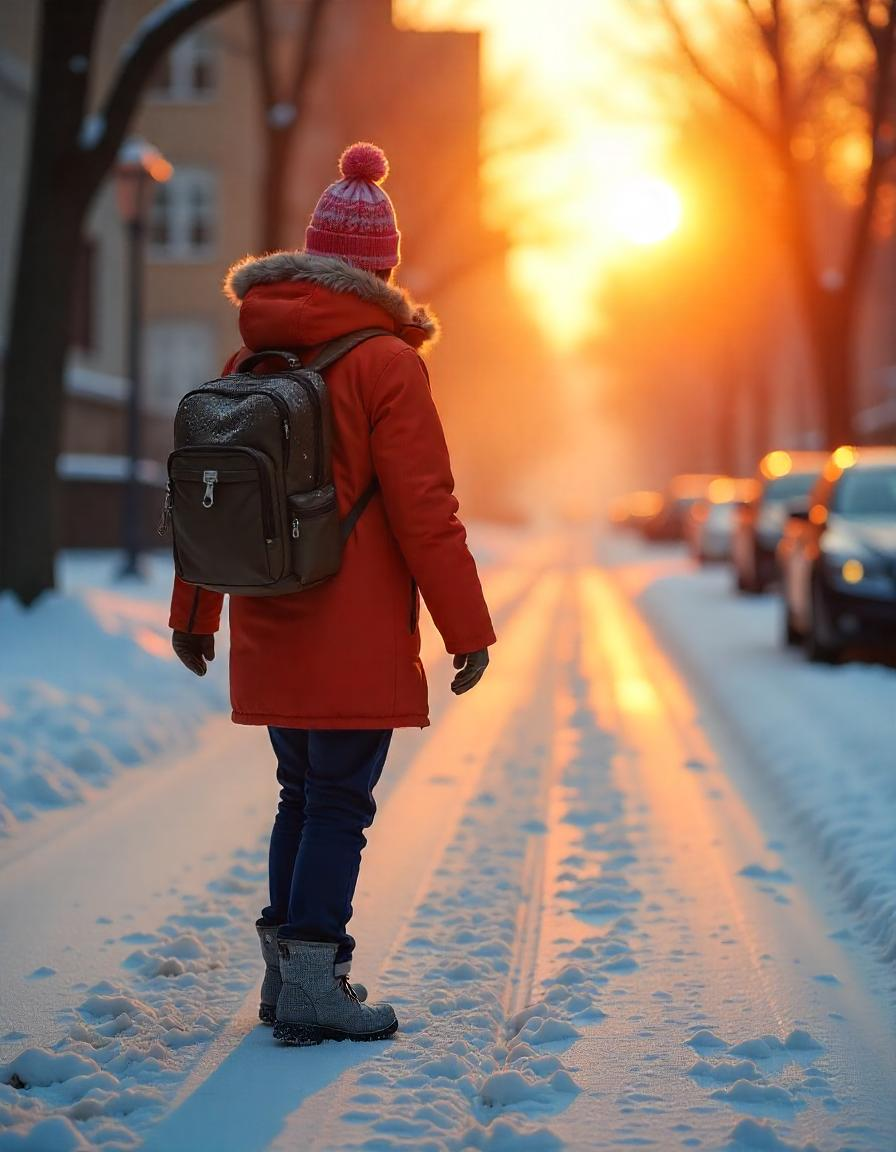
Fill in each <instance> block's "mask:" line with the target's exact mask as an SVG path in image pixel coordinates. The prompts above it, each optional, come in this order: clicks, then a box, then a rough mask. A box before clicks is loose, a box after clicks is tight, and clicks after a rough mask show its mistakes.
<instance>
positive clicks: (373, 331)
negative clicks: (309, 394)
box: [304, 328, 395, 372]
mask: <svg viewBox="0 0 896 1152" xmlns="http://www.w3.org/2000/svg"><path fill="white" fill-rule="evenodd" d="M394 335H395V333H394V332H389V331H388V329H386V328H359V329H358V331H357V332H347V333H346V334H345V336H338V337H337V338H336V339H335V340H331V341H330V342H329V343H328V344H325V345H324V346H323V348H321V350H320V351H319V352H318V354H317V355H316V356H315V357H314V359H313V360H311V361H310V362H309V363H308V364H305V365H304V367H305V369H306V371H309V372H323V371H324V369H326V368H329V367H330V365H331V364H335V363H336V361H337V360H339V359H340V357H342V356H344V355H345V354H346V352H351V350H352V348H357V347H358V345H359V344H363V343H364V341H365V340H371V339H372V338H373V337H374V336H394Z"/></svg>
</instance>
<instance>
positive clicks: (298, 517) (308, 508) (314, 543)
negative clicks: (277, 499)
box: [287, 484, 342, 584]
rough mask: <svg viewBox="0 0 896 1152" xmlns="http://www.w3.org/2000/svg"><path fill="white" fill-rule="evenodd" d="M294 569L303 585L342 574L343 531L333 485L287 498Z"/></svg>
mask: <svg viewBox="0 0 896 1152" xmlns="http://www.w3.org/2000/svg"><path fill="white" fill-rule="evenodd" d="M287 510H288V518H289V530H290V543H291V545H292V569H293V572H295V574H296V576H297V577H298V578H299V581H300V582H301V583H302V584H315V583H317V581H318V580H324V579H326V577H327V576H333V575H335V573H336V572H338V571H339V565H340V562H341V560H342V529H341V524H340V521H339V510H338V508H337V507H336V489H335V488H334V487H333V485H332V484H325V485H324V486H323V487H322V488H315V489H314V490H313V491H312V492H297V493H295V494H294V495H293V496H290V497H288V509H287Z"/></svg>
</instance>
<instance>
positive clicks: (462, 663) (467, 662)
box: [451, 648, 488, 696]
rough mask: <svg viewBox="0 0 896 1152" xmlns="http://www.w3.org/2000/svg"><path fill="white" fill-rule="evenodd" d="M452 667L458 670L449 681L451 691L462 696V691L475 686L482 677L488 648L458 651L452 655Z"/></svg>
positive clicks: (486, 665)
mask: <svg viewBox="0 0 896 1152" xmlns="http://www.w3.org/2000/svg"><path fill="white" fill-rule="evenodd" d="M454 667H455V668H458V669H460V671H459V672H458V673H457V675H456V676H455V677H454V679H453V680H452V681H451V691H452V692H453V693H454V695H455V696H462V695H463V693H464V692H469V691H470V689H471V688H475V687H476V685H477V684H478V683H479V681H480V680H481V679H482V673H483V672H484V671H485V670H486V668H487V667H488V649H487V648H480V650H479V651H478V652H462V653H458V655H457V656H455V657H454Z"/></svg>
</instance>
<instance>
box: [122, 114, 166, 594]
mask: <svg viewBox="0 0 896 1152" xmlns="http://www.w3.org/2000/svg"><path fill="white" fill-rule="evenodd" d="M173 171H174V169H173V168H172V166H171V165H170V164H169V163H168V161H167V160H166V159H165V157H164V156H163V155H162V153H161V152H160V151H159V150H158V148H154V147H153V146H152V145H151V144H147V143H146V141H145V140H140V139H138V138H136V137H132V138H130V139H128V140H126V141H125V142H124V143H123V144H122V146H121V148H120V150H119V153H118V158H117V160H116V163H115V192H116V200H117V203H118V212H119V215H120V217H121V220H122V223H123V224H124V225H125V228H126V230H127V237H128V337H127V340H128V413H127V456H128V474H127V478H126V480H125V485H124V498H123V502H122V537H123V541H124V550H125V559H124V566H123V568H122V570H121V575H122V576H137V575H139V569H138V562H139V556H140V523H141V518H140V483H139V479H138V470H139V467H140V410H141V402H140V401H141V397H140V393H141V385H142V381H141V361H142V340H141V337H142V333H143V327H142V319H143V264H144V249H145V240H146V223H147V220H148V217H149V210H150V208H151V207H152V198H153V194H154V192H155V188H156V185H157V184H164V183H165V182H166V181H167V180H170V179H171V174H172V172H173Z"/></svg>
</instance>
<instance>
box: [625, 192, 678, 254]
mask: <svg viewBox="0 0 896 1152" xmlns="http://www.w3.org/2000/svg"><path fill="white" fill-rule="evenodd" d="M681 212H682V208H681V197H680V196H679V195H678V193H677V192H676V191H675V189H674V188H673V187H672V185H671V184H667V183H666V181H665V180H658V179H656V178H654V177H648V176H642V177H637V178H635V179H632V180H627V181H625V182H624V183H621V184H620V185H619V187H618V188H617V189H616V193H615V195H614V197H613V205H612V214H611V221H612V225H613V227H614V228H615V229H616V231H617V232H619V233H620V235H622V236H624V237H625V239H626V240H629V241H631V243H632V244H644V245H647V244H659V243H660V242H661V241H662V240H666V239H668V238H669V237H670V236H671V235H672V233H673V232H675V231H676V229H677V228H678V226H679V224H680V223H681Z"/></svg>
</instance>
